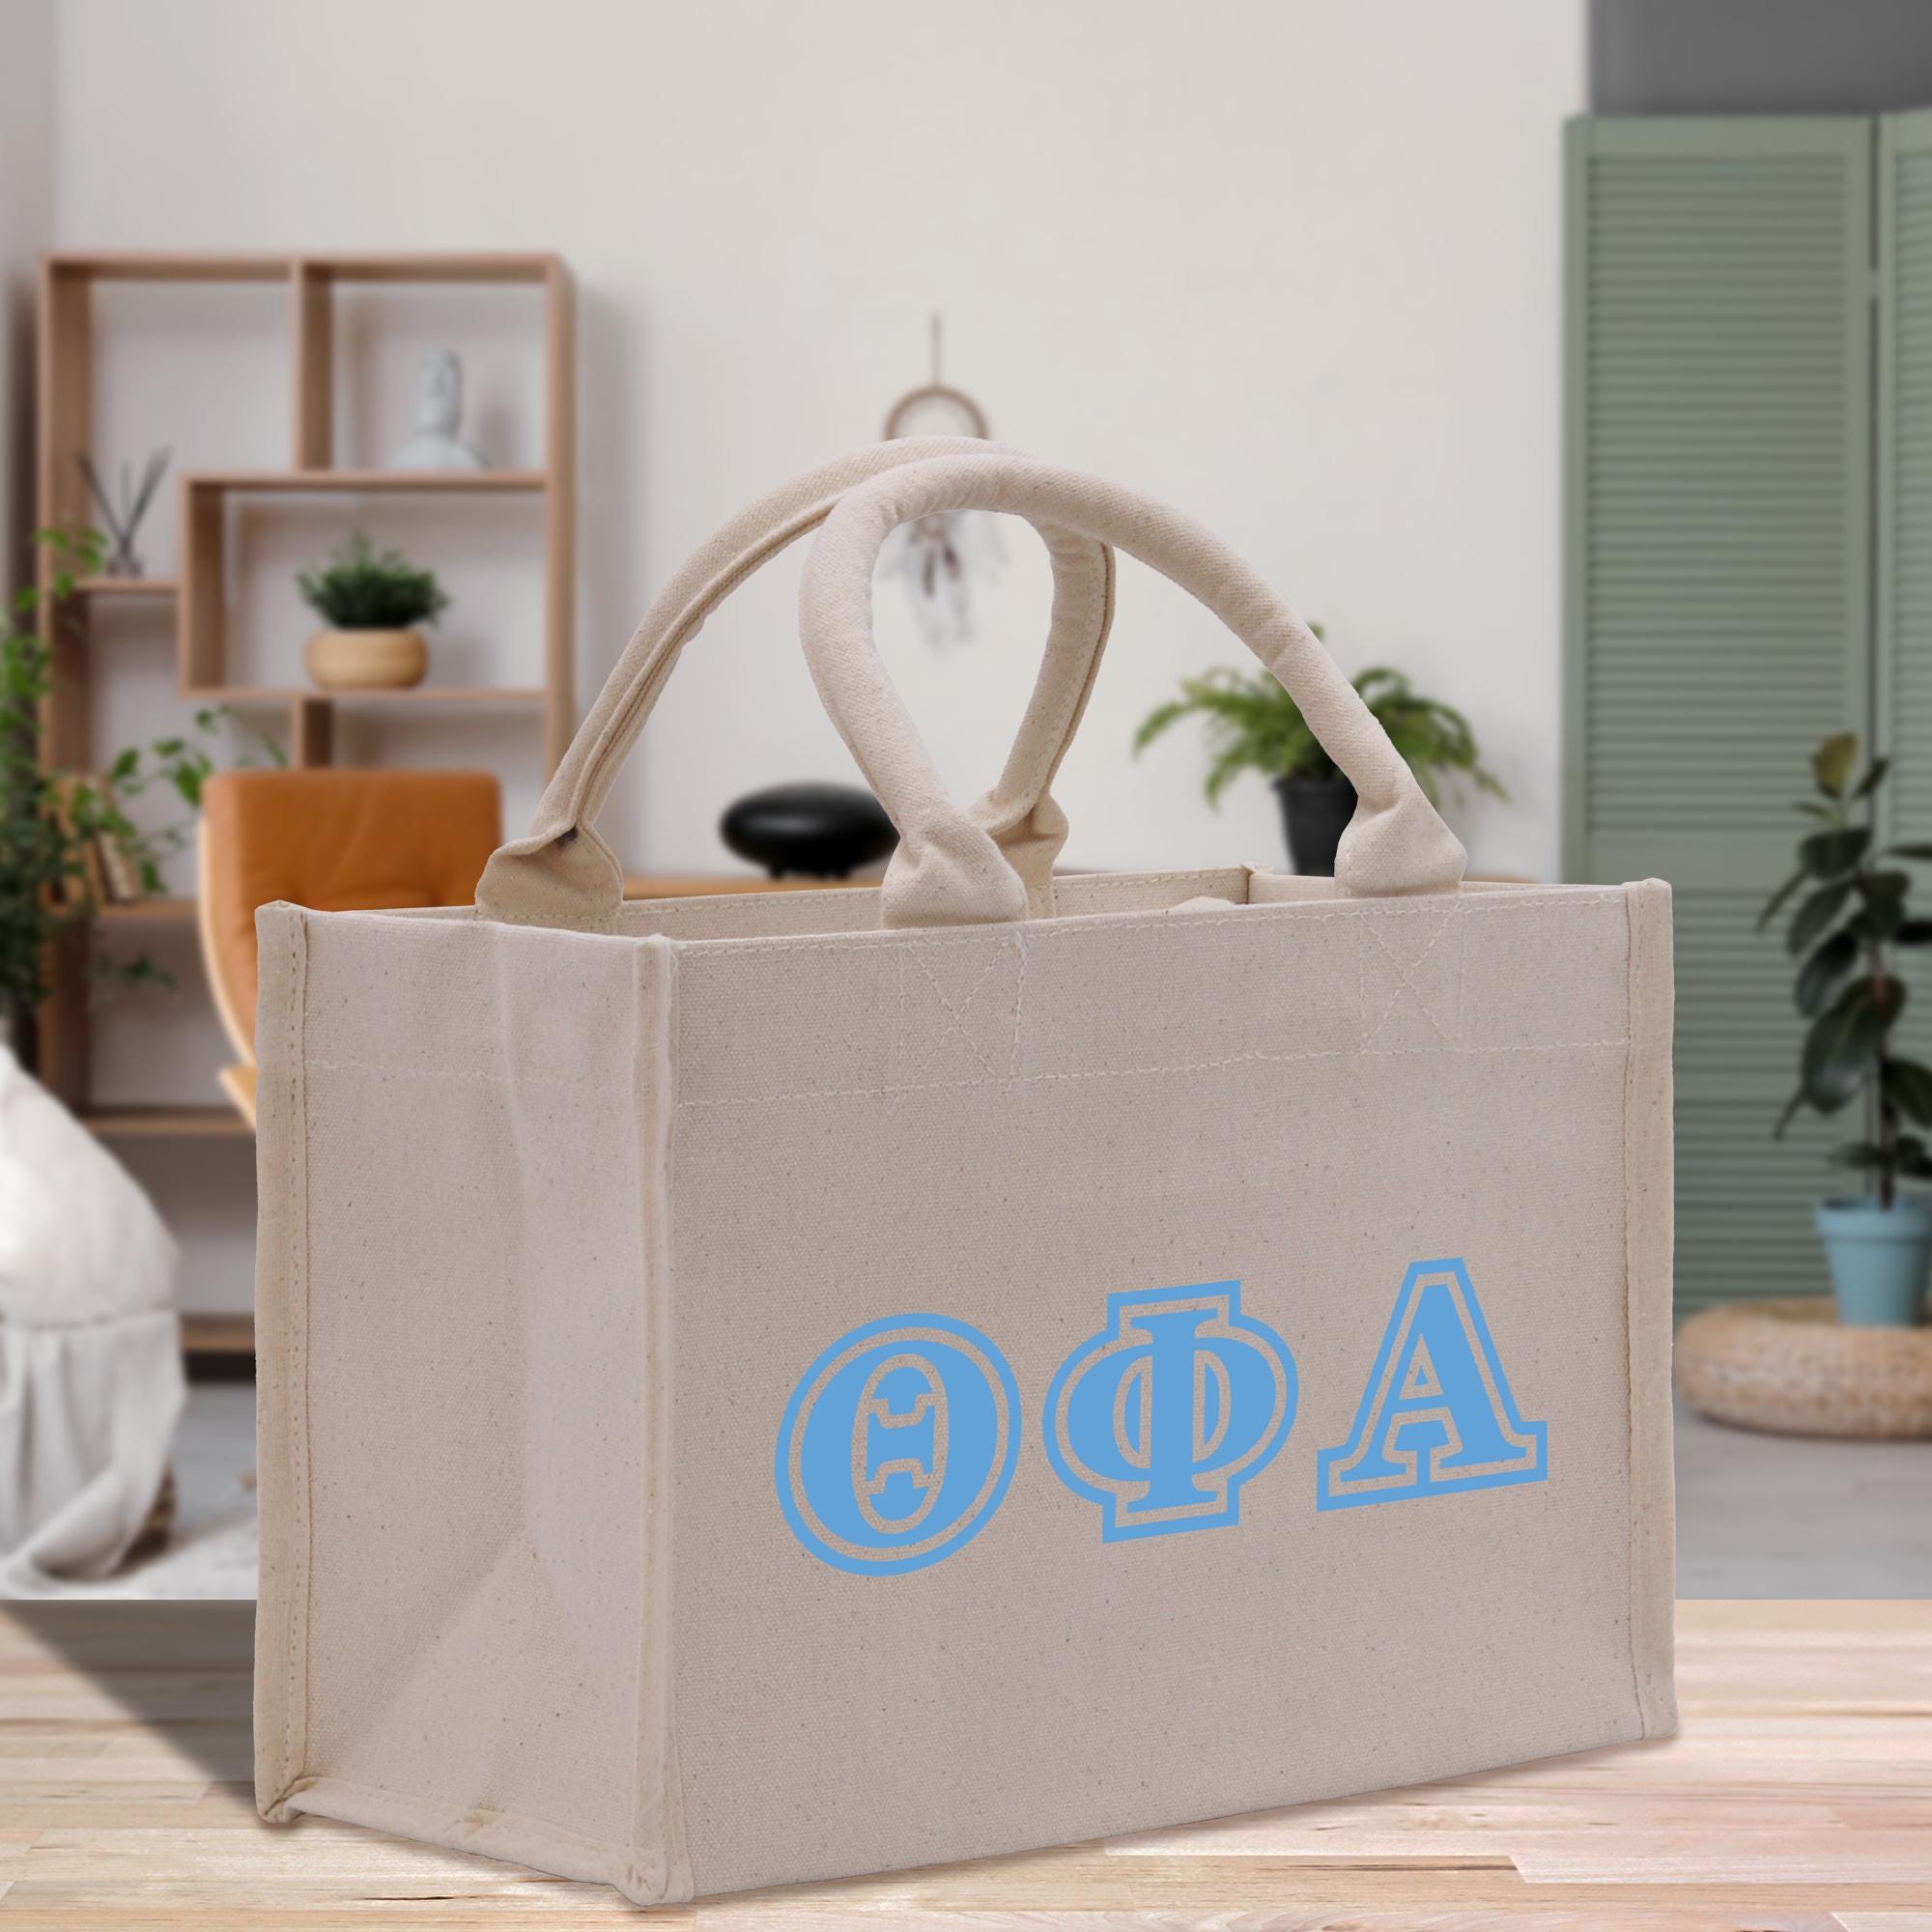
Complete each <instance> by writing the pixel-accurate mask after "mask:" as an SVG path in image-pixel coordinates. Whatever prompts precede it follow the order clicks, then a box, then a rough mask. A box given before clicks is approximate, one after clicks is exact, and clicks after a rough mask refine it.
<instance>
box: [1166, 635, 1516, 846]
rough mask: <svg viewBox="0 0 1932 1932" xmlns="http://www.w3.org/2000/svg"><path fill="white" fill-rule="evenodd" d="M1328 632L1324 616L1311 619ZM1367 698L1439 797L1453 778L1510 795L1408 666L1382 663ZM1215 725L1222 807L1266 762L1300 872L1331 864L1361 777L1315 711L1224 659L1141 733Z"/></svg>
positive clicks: (1212, 779)
mask: <svg viewBox="0 0 1932 1932" xmlns="http://www.w3.org/2000/svg"><path fill="white" fill-rule="evenodd" d="M1310 629H1312V630H1313V631H1314V633H1315V635H1316V636H1317V637H1318V638H1319V637H1321V625H1319V624H1315V625H1311V626H1310ZM1354 682H1355V689H1356V691H1358V692H1359V693H1360V694H1361V696H1362V701H1363V702H1364V703H1365V704H1366V705H1367V706H1368V707H1369V709H1370V710H1371V711H1372V712H1373V713H1374V714H1375V716H1376V718H1377V721H1378V723H1379V724H1380V725H1381V726H1382V728H1383V730H1385V731H1386V732H1387V733H1388V734H1389V738H1390V740H1391V741H1392V742H1393V744H1394V746H1395V748H1396V750H1397V751H1398V752H1400V753H1402V755H1403V757H1404V758H1405V759H1406V761H1407V764H1408V768H1409V770H1410V771H1412V772H1413V773H1414V774H1415V777H1416V782H1417V783H1418V784H1420V785H1421V787H1422V789H1423V791H1424V792H1425V793H1426V794H1427V795H1428V798H1429V801H1430V803H1431V804H1432V805H1435V804H1439V803H1440V791H1441V787H1442V784H1443V782H1444V781H1448V782H1450V783H1451V784H1456V783H1457V782H1458V781H1463V780H1467V781H1470V782H1471V783H1473V784H1474V785H1475V787H1476V789H1477V790H1478V791H1486V792H1489V793H1490V794H1491V795H1492V797H1495V798H1507V797H1508V796H1509V794H1508V793H1507V792H1506V791H1505V790H1504V789H1503V786H1502V781H1500V780H1499V779H1498V778H1497V777H1496V776H1495V774H1494V773H1493V772H1492V771H1490V770H1489V769H1488V768H1487V767H1486V766H1485V765H1484V764H1483V762H1482V754H1481V753H1480V751H1479V750H1478V748H1477V745H1476V737H1475V733H1474V732H1473V731H1472V730H1471V729H1470V727H1469V721H1468V720H1467V719H1466V718H1465V717H1463V714H1462V713H1461V712H1460V711H1458V710H1456V709H1455V708H1454V707H1453V706H1451V705H1447V704H1444V703H1441V702H1440V701H1439V700H1438V699H1436V698H1433V697H1425V696H1422V694H1421V693H1420V692H1418V691H1416V690H1414V689H1413V687H1412V686H1411V685H1410V684H1409V681H1408V679H1407V677H1406V676H1405V675H1404V673H1403V672H1401V671H1399V670H1392V669H1390V668H1388V667H1387V666H1386V665H1377V666H1375V667H1374V668H1371V669H1369V670H1365V671H1363V672H1362V674H1361V675H1360V676H1359V677H1357V678H1356V679H1355V681H1354ZM1188 717H1200V718H1202V719H1204V720H1205V721H1206V723H1207V726H1208V752H1209V753H1210V757H1209V761H1208V779H1207V792H1208V804H1209V805H1212V806H1216V807H1218V806H1219V804H1220V802H1221V794H1222V793H1223V792H1224V791H1225V790H1226V789H1227V788H1228V786H1229V784H1230V783H1231V782H1232V781H1234V780H1235V779H1236V777H1237V776H1238V775H1239V774H1240V773H1242V772H1259V773H1260V774H1261V775H1262V776H1263V777H1264V778H1265V779H1267V780H1268V781H1270V782H1271V783H1272V784H1273V786H1274V789H1275V796H1276V797H1277V798H1279V799H1280V801H1281V813H1282V821H1283V825H1284V828H1285V830H1286V832H1287V835H1288V849H1289V854H1290V857H1291V858H1292V859H1293V863H1294V869H1295V870H1296V871H1297V872H1307V873H1316V874H1322V875H1327V874H1332V873H1333V871H1334V870H1335V848H1336V847H1337V846H1338V845H1339V844H1340V843H1341V840H1342V834H1343V833H1344V832H1345V831H1347V830H1348V825H1349V820H1350V818H1351V817H1353V815H1354V811H1355V787H1354V786H1353V785H1351V784H1350V782H1349V781H1348V780H1347V779H1346V778H1344V777H1343V776H1342V774H1341V772H1340V771H1338V770H1337V769H1336V766H1335V762H1334V760H1333V759H1332V758H1330V757H1329V755H1328V753H1326V752H1324V751H1323V750H1322V749H1321V743H1320V741H1319V740H1318V739H1317V738H1316V736H1315V733H1314V732H1313V731H1311V730H1310V729H1309V728H1308V721H1307V720H1306V719H1305V718H1303V717H1302V715H1301V707H1300V706H1299V705H1298V704H1296V703H1295V701H1294V699H1293V697H1291V696H1289V695H1288V693H1287V692H1286V691H1284V690H1283V689H1282V687H1281V685H1280V684H1279V682H1277V680H1276V679H1274V678H1272V677H1270V676H1269V675H1268V674H1267V672H1266V671H1254V672H1243V671H1236V670H1230V669H1227V668H1219V669H1215V670H1210V671H1207V672H1205V673H1204V674H1203V675H1202V676H1200V677H1189V678H1183V679H1182V680H1181V683H1180V696H1179V697H1174V698H1170V699H1169V700H1168V701H1167V702H1166V703H1165V704H1161V705H1157V706H1155V708H1154V709H1153V710H1152V711H1151V712H1150V713H1149V714H1148V716H1147V717H1146V719H1144V720H1143V721H1142V724H1141V727H1140V729H1139V730H1138V731H1137V732H1136V733H1135V734H1134V750H1135V752H1136V753H1139V752H1142V751H1144V750H1145V749H1146V748H1147V747H1148V746H1149V745H1151V744H1152V743H1153V741H1154V740H1155V739H1156V738H1158V737H1159V736H1160V735H1161V734H1162V733H1163V732H1164V731H1166V730H1168V729H1169V728H1171V727H1172V726H1173V725H1178V724H1179V722H1180V721H1181V720H1182V719H1183V718H1188Z"/></svg>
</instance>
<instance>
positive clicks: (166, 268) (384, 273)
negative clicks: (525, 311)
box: [46, 248, 561, 284]
mask: <svg viewBox="0 0 1932 1932" xmlns="http://www.w3.org/2000/svg"><path fill="white" fill-rule="evenodd" d="M560 260H561V258H560V257H558V256H555V255H549V254H530V253H517V252H509V253H489V252H468V253H464V252H456V253H435V254H423V255H412V254H404V253H383V252H380V251H377V252H369V251H362V252H357V253H354V254H342V255H265V254H259V253H243V254H235V255H203V254H183V253H179V252H176V251H173V250H169V249H140V248H136V249H86V248H63V249H58V250H56V251H55V252H54V253H52V254H50V255H48V256H47V257H46V264H47V267H48V269H49V270H52V272H53V273H54V274H56V275H66V276H71V277H72V278H74V279H77V280H82V281H95V282H282V281H287V280H288V279H289V278H290V277H291V276H293V275H295V274H296V273H297V272H298V271H300V272H302V273H305V274H310V275H319V276H322V277H324V278H326V279H329V280H334V281H341V282H477V283H491V282H497V283H503V282H524V283H532V284H540V283H543V282H545V281H547V280H548V279H549V278H550V276H551V275H552V274H553V273H554V272H555V270H556V269H557V268H558V266H559V264H560Z"/></svg>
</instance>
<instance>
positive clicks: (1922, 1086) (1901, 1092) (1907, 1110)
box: [1885, 1060, 1932, 1127]
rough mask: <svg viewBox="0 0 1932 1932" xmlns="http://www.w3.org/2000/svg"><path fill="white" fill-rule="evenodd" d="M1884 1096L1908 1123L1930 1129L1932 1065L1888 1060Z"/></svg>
mask: <svg viewBox="0 0 1932 1932" xmlns="http://www.w3.org/2000/svg"><path fill="white" fill-rule="evenodd" d="M1885 1097H1886V1098H1887V1099H1888V1100H1889V1101H1890V1102H1891V1104H1892V1105H1893V1106H1894V1107H1896V1108H1897V1109H1898V1111H1899V1112H1900V1113H1901V1114H1903V1115H1905V1116H1906V1118H1907V1119H1908V1120H1913V1121H1917V1122H1918V1124H1919V1125H1920V1126H1921V1127H1932V1066H1922V1065H1919V1063H1918V1061H1916V1060H1888V1061H1887V1062H1886V1063H1885Z"/></svg>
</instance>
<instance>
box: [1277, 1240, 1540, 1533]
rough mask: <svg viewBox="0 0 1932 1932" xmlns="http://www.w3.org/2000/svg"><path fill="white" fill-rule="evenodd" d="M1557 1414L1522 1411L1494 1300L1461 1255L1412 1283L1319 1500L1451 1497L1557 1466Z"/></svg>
mask: <svg viewBox="0 0 1932 1932" xmlns="http://www.w3.org/2000/svg"><path fill="white" fill-rule="evenodd" d="M1548 1435H1549V1425H1548V1423H1546V1422H1524V1421H1523V1420H1522V1418H1521V1417H1520V1415H1518V1413H1517V1407H1516V1398H1515V1397H1514V1396H1513V1395H1512V1394H1511V1393H1510V1385H1509V1378H1508V1377H1507V1376H1505V1375H1504V1374H1503V1365H1502V1362H1501V1360H1500V1359H1499V1358H1498V1356H1497V1354H1496V1345H1495V1343H1494V1342H1493V1341H1492V1340H1491V1338H1490V1325H1489V1323H1488V1322H1487V1321H1484V1319H1483V1309H1482V1304H1481V1303H1480V1302H1479V1301H1478V1300H1477V1299H1476V1291H1475V1289H1474V1287H1473V1286H1472V1285H1471V1284H1470V1281H1469V1271H1468V1269H1467V1268H1465V1267H1464V1266H1463V1264H1462V1263H1461V1262H1460V1261H1439V1262H1416V1263H1414V1264H1411V1266H1410V1267H1409V1270H1408V1273H1407V1275H1406V1278H1405V1279H1404V1281H1403V1285H1402V1293H1401V1294H1400V1295H1399V1296H1398V1297H1397V1299H1396V1304H1395V1313H1394V1314H1393V1315H1392V1316H1390V1317H1389V1324H1388V1328H1387V1330H1386V1331H1385V1332H1384V1334H1383V1336H1382V1346H1381V1350H1380V1352H1379V1353H1378V1355H1377V1356H1376V1362H1375V1367H1374V1368H1373V1369H1371V1370H1370V1371H1369V1381H1368V1386H1367V1387H1366V1388H1365V1389H1364V1390H1363V1391H1362V1405H1361V1406H1360V1408H1358V1409H1357V1410H1356V1411H1355V1426H1354V1428H1353V1430H1352V1431H1351V1432H1350V1436H1349V1439H1348V1441H1347V1442H1345V1443H1341V1444H1339V1445H1338V1446H1337V1447H1335V1448H1333V1449H1320V1450H1318V1451H1317V1452H1316V1456H1315V1506H1316V1508H1317V1509H1324V1510H1333V1509H1354V1508H1357V1507H1359V1506H1360V1505H1362V1504H1364V1503H1392V1502H1397V1501H1400V1500H1401V1499H1402V1498H1404V1497H1406V1496H1439V1495H1448V1494H1450V1493H1452V1492H1455V1491H1458V1490H1491V1489H1496V1488H1499V1487H1501V1486H1502V1485H1504V1484H1507V1483H1541V1482H1544V1481H1547V1480H1548V1475H1549V1456H1548Z"/></svg>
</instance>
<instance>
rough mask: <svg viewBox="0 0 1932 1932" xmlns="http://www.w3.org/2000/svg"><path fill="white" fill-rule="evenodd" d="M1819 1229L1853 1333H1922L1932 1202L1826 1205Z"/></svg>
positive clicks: (1842, 1316) (1931, 1252)
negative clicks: (1883, 1330)
mask: <svg viewBox="0 0 1932 1932" xmlns="http://www.w3.org/2000/svg"><path fill="white" fill-rule="evenodd" d="M1817 1224H1818V1234H1819V1236H1820V1238H1821V1239H1822V1240H1823V1241H1824V1243H1825V1259H1826V1261H1827V1262H1829V1263H1830V1264H1831V1268H1832V1292H1833V1293H1834V1294H1835V1295H1836V1296H1837V1298H1838V1320H1839V1321H1842V1322H1843V1323H1844V1324H1845V1326H1846V1327H1848V1328H1914V1327H1917V1326H1918V1321H1919V1319H1920V1317H1921V1315H1922V1314H1923V1312H1924V1306H1925V1269H1926V1264H1927V1263H1928V1261H1932V1202H1927V1201H1920V1200H1909V1199H1907V1198H1905V1197H1904V1196H1900V1197H1898V1198H1897V1199H1895V1200H1894V1201H1893V1203H1892V1205H1891V1206H1890V1207H1889V1208H1881V1207H1880V1206H1879V1205H1878V1203H1877V1202H1876V1201H1870V1200H1866V1201H1821V1202H1819V1204H1818V1207H1817Z"/></svg>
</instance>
